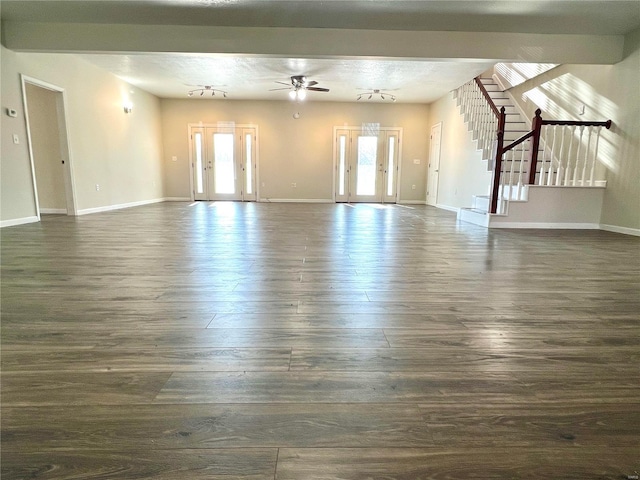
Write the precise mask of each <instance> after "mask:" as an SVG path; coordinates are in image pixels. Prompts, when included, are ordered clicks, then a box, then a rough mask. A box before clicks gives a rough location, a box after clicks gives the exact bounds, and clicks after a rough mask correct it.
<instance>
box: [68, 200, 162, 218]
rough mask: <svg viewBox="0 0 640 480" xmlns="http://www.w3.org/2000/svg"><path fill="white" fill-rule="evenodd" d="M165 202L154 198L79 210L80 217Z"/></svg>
mask: <svg viewBox="0 0 640 480" xmlns="http://www.w3.org/2000/svg"><path fill="white" fill-rule="evenodd" d="M164 201H165V199H164V198H154V199H151V200H140V201H138V202H129V203H120V204H117V205H105V206H104V207H94V208H83V209H82V210H78V215H88V214H91V213H102V212H110V211H111V210H120V209H123V208H130V207H141V206H142V205H150V204H152V203H161V202H164Z"/></svg>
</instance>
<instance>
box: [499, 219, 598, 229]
mask: <svg viewBox="0 0 640 480" xmlns="http://www.w3.org/2000/svg"><path fill="white" fill-rule="evenodd" d="M489 228H530V229H536V230H599V229H600V225H599V224H597V223H544V222H491V221H490V222H489Z"/></svg>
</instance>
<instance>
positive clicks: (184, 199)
mask: <svg viewBox="0 0 640 480" xmlns="http://www.w3.org/2000/svg"><path fill="white" fill-rule="evenodd" d="M162 201H163V202H191V201H192V200H191V197H164V198H163V199H162Z"/></svg>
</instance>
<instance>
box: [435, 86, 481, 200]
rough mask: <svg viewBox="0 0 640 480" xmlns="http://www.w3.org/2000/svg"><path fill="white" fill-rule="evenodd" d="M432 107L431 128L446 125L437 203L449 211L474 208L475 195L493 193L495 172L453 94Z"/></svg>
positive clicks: (441, 152)
mask: <svg viewBox="0 0 640 480" xmlns="http://www.w3.org/2000/svg"><path fill="white" fill-rule="evenodd" d="M430 107H431V108H430V110H429V128H431V126H432V125H435V124H436V123H438V122H442V142H441V150H440V172H439V179H438V198H437V202H436V203H437V205H438V206H441V207H449V208H461V207H470V206H471V202H472V196H473V195H487V194H488V193H489V185H490V183H491V172H489V171H487V162H486V161H483V160H482V155H481V152H480V151H479V150H478V149H477V144H476V142H475V141H474V140H473V139H472V137H471V132H470V131H469V130H468V127H467V124H466V123H464V119H463V117H462V115H460V110H459V108H458V107H457V106H456V101H455V100H454V99H453V97H452V95H451V94H448V95H445V96H444V97H442V98H441V99H440V100H438V101H436V102H434V103H432V104H431V105H430Z"/></svg>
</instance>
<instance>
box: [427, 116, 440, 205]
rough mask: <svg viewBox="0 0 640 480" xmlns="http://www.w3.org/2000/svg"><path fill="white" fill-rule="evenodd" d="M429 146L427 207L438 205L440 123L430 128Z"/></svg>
mask: <svg viewBox="0 0 640 480" xmlns="http://www.w3.org/2000/svg"><path fill="white" fill-rule="evenodd" d="M430 139H431V146H430V148H429V168H428V169H427V205H432V206H434V207H435V206H436V204H437V203H438V179H439V175H440V174H439V172H440V143H441V140H442V122H439V123H436V124H435V125H434V126H433V127H431V136H430Z"/></svg>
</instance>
